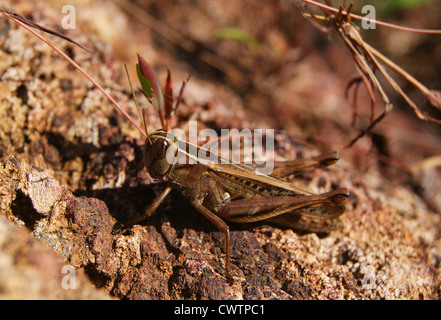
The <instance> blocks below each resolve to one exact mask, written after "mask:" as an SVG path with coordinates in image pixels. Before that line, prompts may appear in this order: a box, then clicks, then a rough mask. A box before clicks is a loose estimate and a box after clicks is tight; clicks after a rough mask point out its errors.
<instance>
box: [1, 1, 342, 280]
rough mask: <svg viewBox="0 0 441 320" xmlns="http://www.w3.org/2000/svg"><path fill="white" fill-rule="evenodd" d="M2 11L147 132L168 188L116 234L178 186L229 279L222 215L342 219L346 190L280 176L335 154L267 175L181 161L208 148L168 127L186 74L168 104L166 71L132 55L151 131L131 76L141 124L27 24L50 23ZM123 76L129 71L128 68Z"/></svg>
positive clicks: (151, 168) (314, 224)
mask: <svg viewBox="0 0 441 320" xmlns="http://www.w3.org/2000/svg"><path fill="white" fill-rule="evenodd" d="M0 12H1V13H2V14H3V15H5V16H7V17H8V18H10V19H11V20H13V21H15V22H16V23H18V24H20V25H21V26H22V27H24V28H25V29H27V30H28V31H29V32H31V33H33V34H34V35H35V36H37V37H38V38H40V39H41V40H42V41H44V42H46V43H47V44H48V45H50V46H51V47H52V48H53V49H54V50H55V51H56V52H58V53H59V54H61V55H62V56H63V57H64V58H65V59H66V60H67V61H68V62H69V63H71V64H72V65H73V66H74V67H75V68H76V69H78V70H79V71H80V72H81V73H82V74H83V75H85V76H86V78H88V79H89V80H90V81H92V83H93V84H94V85H95V86H96V87H97V88H98V89H99V90H100V91H102V92H103V94H104V95H105V96H106V97H109V99H110V101H111V102H112V103H113V104H114V105H115V107H116V108H117V109H118V110H119V111H120V112H122V113H123V114H124V116H125V117H127V118H128V119H129V121H130V122H132V123H133V124H134V125H135V126H136V128H138V130H139V131H140V133H141V134H142V135H143V136H144V137H145V139H146V140H145V144H144V151H143V156H144V165H145V167H146V169H147V171H148V173H149V174H150V176H151V177H152V178H153V179H156V180H167V181H168V184H167V187H166V188H165V189H164V191H163V192H162V193H161V194H160V195H159V197H157V198H156V200H154V201H153V203H152V204H151V205H150V206H149V208H148V209H147V210H146V212H145V213H144V214H143V215H142V216H140V217H137V218H135V219H133V220H130V221H128V222H127V223H126V224H124V225H123V226H115V228H114V232H113V233H114V234H119V233H122V232H124V230H126V229H127V228H129V227H130V226H132V225H133V224H136V223H139V222H140V221H142V220H144V219H146V218H148V217H149V216H151V214H153V212H154V211H155V210H156V209H157V208H158V206H159V205H160V204H161V203H162V202H163V201H164V199H165V198H166V197H167V196H168V195H169V193H170V191H171V190H172V189H177V190H179V191H180V192H181V193H182V194H183V195H184V196H185V197H186V198H187V199H188V200H189V201H190V202H191V204H192V205H193V206H194V208H195V209H196V210H197V211H199V212H200V213H201V214H202V215H203V216H204V217H206V218H207V219H208V220H209V221H210V222H211V223H213V224H214V225H215V226H216V227H217V228H218V229H219V230H220V231H221V232H223V233H224V235H225V253H226V258H225V269H226V275H227V278H228V279H229V280H231V279H232V277H231V273H230V229H229V226H228V224H227V223H226V222H225V221H231V222H238V223H248V222H255V221H263V220H265V221H268V222H271V223H275V224H279V225H282V226H285V227H290V228H294V229H298V230H307V231H311V232H329V231H332V230H335V229H337V228H338V227H339V226H340V220H339V216H340V215H341V214H342V213H343V212H344V211H345V200H346V199H347V198H348V196H349V194H348V191H347V189H344V188H339V189H335V190H332V191H330V192H325V193H321V194H315V193H313V192H312V191H310V190H307V189H306V188H303V187H298V186H296V185H294V184H292V183H289V182H286V181H285V180H283V179H282V178H284V177H287V176H289V175H291V174H293V173H297V172H301V171H304V170H309V169H313V168H323V167H327V166H329V165H332V164H334V163H335V162H336V161H337V160H338V155H337V153H335V152H333V153H329V154H324V155H321V156H318V157H315V158H311V159H307V160H293V161H285V162H275V164H274V171H273V172H272V173H271V174H268V175H267V174H262V173H260V172H258V171H256V169H255V168H254V167H252V166H247V165H244V164H236V163H233V162H231V161H230V160H229V159H225V158H222V157H221V156H219V155H217V154H212V155H211V156H214V157H215V158H216V160H217V161H210V160H201V159H196V160H198V161H197V162H196V164H188V163H185V164H182V163H181V162H179V161H178V159H180V157H185V158H191V157H195V155H194V154H193V153H192V152H190V150H191V149H192V148H195V149H196V150H198V152H204V153H206V154H207V153H210V152H211V151H210V150H206V149H204V148H203V147H199V146H196V145H192V144H191V143H189V142H186V141H184V140H180V139H178V138H177V137H176V136H174V135H173V134H171V133H170V132H169V131H168V130H169V126H170V119H171V117H172V116H173V114H174V113H175V111H176V109H177V108H178V106H179V103H180V101H181V97H182V94H183V90H184V88H185V85H186V83H187V80H188V79H187V80H186V81H184V82H183V84H182V86H181V90H180V92H179V97H178V99H177V101H176V104H175V105H174V106H173V98H172V97H173V91H172V88H173V85H172V81H171V76H170V73H169V74H168V77H167V80H166V86H165V90H164V93H163V91H162V89H161V86H160V85H159V81H158V77H157V75H156V73H155V71H154V70H153V68H152V67H151V66H150V65H149V64H148V63H147V62H146V61H145V60H144V59H143V58H142V57H141V56H140V55H139V54H138V61H139V63H138V64H137V72H138V78H139V80H140V82H141V86H142V89H143V93H144V95H145V96H146V97H147V98H148V99H149V101H150V102H151V103H152V104H153V106H154V107H155V108H156V110H157V112H158V114H159V117H160V120H161V126H162V129H159V130H156V131H155V132H152V133H149V132H148V130H147V124H146V112H145V111H146V109H145V108H140V107H139V105H138V103H137V102H136V96H135V94H134V90H133V87H132V84H131V82H130V78H129V83H130V87H131V89H132V94H133V96H134V98H135V103H136V105H137V109H138V112H139V116H140V118H141V122H142V126H139V125H137V124H136V121H134V120H133V119H131V117H130V116H129V115H128V114H127V113H126V112H125V111H124V109H123V108H122V107H121V106H120V105H119V104H118V103H117V102H116V101H115V100H114V99H112V98H111V97H110V96H109V95H108V94H107V93H106V91H105V90H104V89H103V88H102V87H101V86H100V85H99V84H97V83H96V82H95V81H94V80H93V79H92V78H91V77H90V76H89V75H88V74H87V73H86V72H85V71H84V70H83V69H82V68H81V67H80V66H79V65H78V64H77V63H76V62H75V61H73V60H72V59H71V58H70V57H68V56H67V55H66V54H64V53H63V52H62V51H61V50H59V49H58V48H56V47H55V46H54V45H52V44H51V43H50V42H49V41H48V40H47V39H46V38H45V37H43V36H42V35H40V34H39V33H37V32H35V31H34V30H33V28H37V29H39V30H42V31H45V32H47V30H48V29H46V28H41V27H40V26H38V25H36V24H34V23H32V22H29V21H28V20H27V19H25V18H23V17H21V16H19V15H17V14H15V13H14V14H13V13H11V12H8V11H4V10H0ZM51 33H52V34H55V35H57V34H56V33H53V32H51ZM71 42H72V41H71ZM126 71H127V68H126ZM127 76H128V77H129V75H128V73H127ZM198 154H199V153H198ZM210 159H211V157H210Z"/></svg>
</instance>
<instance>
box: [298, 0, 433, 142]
mask: <svg viewBox="0 0 441 320" xmlns="http://www.w3.org/2000/svg"><path fill="white" fill-rule="evenodd" d="M296 2H297V5H298V7H299V8H300V9H301V11H302V14H303V16H304V17H306V18H308V19H310V21H311V22H312V23H313V24H314V25H315V26H317V27H318V28H319V29H321V30H322V31H325V32H328V31H329V29H331V28H332V29H334V30H336V31H337V33H338V35H339V36H340V37H341V39H343V41H344V43H345V45H346V46H347V48H348V49H349V51H350V53H351V55H352V57H353V59H354V62H355V65H356V68H357V71H358V73H359V75H360V78H358V79H355V80H353V81H351V82H350V83H349V84H348V88H349V87H350V86H352V85H354V84H356V85H358V83H359V82H360V81H363V83H364V85H365V87H366V90H367V91H368V94H369V95H370V98H371V103H372V110H373V105H374V103H375V98H374V90H375V89H376V90H377V91H378V93H379V94H380V96H381V99H382V100H383V103H384V110H383V112H382V113H380V114H379V115H378V116H377V117H374V115H373V111H372V116H371V121H370V124H369V125H368V126H367V128H366V129H364V130H362V131H361V132H360V134H358V135H357V136H356V137H355V138H354V139H352V140H351V142H350V143H349V145H348V146H351V145H353V144H354V143H355V142H356V141H357V140H358V139H360V138H362V137H363V136H364V135H366V133H371V132H372V130H373V129H374V127H375V126H376V125H377V124H378V123H380V122H381V121H382V120H383V119H384V117H385V116H386V115H387V114H388V113H389V112H390V111H391V110H392V103H391V102H390V99H389V97H388V96H387V94H386V92H385V90H384V88H383V86H382V84H381V83H380V81H379V79H378V78H377V76H376V75H375V72H376V71H379V73H381V75H382V76H383V77H384V79H385V80H386V81H387V82H388V83H389V84H390V85H391V87H392V88H393V89H394V90H395V91H396V92H397V93H398V94H399V95H400V96H401V97H402V98H403V99H404V100H405V101H406V103H407V104H408V105H409V106H410V107H411V108H412V110H413V112H414V113H415V114H416V115H417V117H418V118H420V119H421V120H425V121H429V122H434V123H437V124H441V119H438V118H435V117H432V116H429V115H427V114H425V113H423V112H422V111H421V110H420V109H419V108H418V106H417V105H416V104H415V102H414V101H412V99H411V98H410V97H409V96H408V95H407V94H406V93H405V92H404V91H403V90H402V89H401V87H400V86H399V85H398V83H397V82H396V81H395V80H394V79H393V77H392V76H391V75H389V73H388V72H387V70H386V68H385V67H384V66H383V65H385V66H386V67H388V68H390V69H391V70H393V71H395V72H396V73H397V74H398V75H400V76H402V77H403V78H404V79H406V80H407V81H408V82H409V83H411V84H412V85H413V86H414V87H415V88H417V89H418V90H419V91H420V92H421V93H422V94H423V95H424V96H425V97H426V98H427V100H428V101H429V102H430V103H431V104H432V105H433V106H434V107H435V108H437V109H438V111H439V110H441V100H440V99H439V97H437V94H436V93H435V92H434V91H433V90H429V89H428V88H427V87H425V86H424V85H423V84H422V83H420V82H419V81H418V80H416V79H415V78H414V77H413V76H411V75H410V74H409V73H407V72H406V71H404V70H403V69H402V68H400V67H399V66H397V65H396V64H395V63H394V62H393V61H391V60H390V59H388V58H387V57H386V56H384V55H383V54H381V53H380V52H379V51H377V50H376V49H375V48H373V47H372V46H370V45H369V44H368V43H366V42H365V41H364V40H363V38H362V36H361V34H360V31H359V28H358V27H357V26H356V25H355V24H354V23H353V22H352V21H351V18H357V19H362V17H360V16H357V15H354V14H351V13H350V11H351V9H352V4H350V5H349V6H348V7H347V8H346V6H345V3H343V4H342V5H341V6H340V8H339V9H336V8H334V7H332V3H331V1H330V0H326V1H325V2H326V4H323V3H320V2H319V1H314V0H298V1H296ZM306 4H310V5H314V6H317V7H319V8H320V9H321V10H322V11H323V12H324V14H325V15H323V16H322V15H317V14H313V13H311V12H309V11H308V10H307V7H305V6H306ZM370 22H373V23H376V24H378V25H384V26H388V27H394V28H397V29H401V30H404V31H411V32H418V33H432V34H441V31H440V30H425V29H412V28H405V27H398V26H395V25H391V24H388V23H384V22H381V21H370Z"/></svg>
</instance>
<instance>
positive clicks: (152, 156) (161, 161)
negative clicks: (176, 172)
mask: <svg viewBox="0 0 441 320" xmlns="http://www.w3.org/2000/svg"><path fill="white" fill-rule="evenodd" d="M176 141H177V139H176V137H175V136H174V135H173V134H171V133H169V132H166V131H164V130H162V129H160V130H157V131H155V132H153V133H151V134H150V135H149V136H148V138H147V139H146V141H145V144H144V165H145V167H146V169H147V171H148V172H149V174H150V176H151V177H152V178H153V179H160V180H162V179H163V178H164V177H165V176H166V175H167V174H168V173H169V172H170V170H171V168H172V167H173V165H174V164H175V162H176V159H177V155H178V146H177V144H176Z"/></svg>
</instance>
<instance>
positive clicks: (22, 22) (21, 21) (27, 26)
mask: <svg viewBox="0 0 441 320" xmlns="http://www.w3.org/2000/svg"><path fill="white" fill-rule="evenodd" d="M0 13H1V14H3V15H4V16H6V17H7V18H9V19H11V20H12V21H14V22H16V23H17V24H19V25H20V26H22V27H23V28H25V29H26V30H27V31H29V32H30V33H32V34H33V35H34V36H36V37H37V38H38V39H40V40H41V41H43V42H44V43H46V44H47V45H48V46H49V47H51V48H52V49H54V50H55V51H56V52H57V53H58V54H59V55H61V56H62V57H63V58H64V59H66V60H67V61H68V62H69V63H70V64H71V65H72V66H73V67H74V68H75V69H77V70H78V71H79V72H80V73H81V74H82V75H84V76H85V77H86V78H87V79H88V80H89V81H90V82H92V84H93V85H94V86H95V88H97V89H98V90H100V91H101V92H102V93H103V94H104V96H105V97H106V98H107V99H109V101H110V102H111V103H112V104H113V105H114V106H115V108H116V109H118V111H120V112H121V113H122V114H123V115H124V117H126V119H127V120H129V121H130V123H131V124H133V125H134V126H135V128H136V129H138V131H139V132H140V133H141V134H142V135H143V136H144V137H145V138H147V137H148V135H147V133H146V132H144V130H143V129H141V127H140V126H139V125H138V124H137V123H136V121H135V120H133V118H132V117H131V116H130V115H129V114H128V113H127V112H126V111H125V110H124V109H123V108H122V107H121V106H120V105H119V104H118V102H116V100H115V99H113V98H112V96H111V95H110V94H108V93H107V91H106V90H104V88H103V87H102V86H101V85H100V84H99V83H98V82H96V81H95V80H94V79H93V78H92V77H91V76H90V75H89V74H88V73H87V72H86V71H85V70H84V69H83V68H81V67H80V65H79V64H78V63H76V62H75V61H74V60H72V59H71V58H70V57H69V56H68V55H67V54H65V53H64V52H63V51H61V50H60V49H58V48H57V47H56V46H55V45H53V44H52V43H51V42H50V41H49V40H48V39H46V38H45V37H44V36H42V35H41V34H39V33H38V32H36V31H34V30H33V29H32V28H36V29H39V30H41V31H44V32H48V33H50V34H52V35H55V36H61V38H63V39H65V38H67V37H65V36H63V35H58V33H56V32H54V31H51V30H49V29H48V30H49V31H47V30H46V28H43V27H41V26H38V25H37V24H35V23H33V22H31V21H29V20H27V19H26V18H23V17H22V16H20V15H18V14H16V13H12V12H9V11H5V10H2V9H0ZM37 26H38V27H37ZM66 40H68V41H70V42H72V43H75V42H74V41H72V40H70V39H66ZM80 47H81V46H80Z"/></svg>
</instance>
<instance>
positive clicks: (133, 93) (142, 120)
mask: <svg viewBox="0 0 441 320" xmlns="http://www.w3.org/2000/svg"><path fill="white" fill-rule="evenodd" d="M124 68H125V70H126V75H127V80H128V81H129V85H130V90H131V91H132V96H133V99H134V100H135V105H136V110H138V114H139V118H140V119H141V124H142V126H143V127H144V131H145V135H146V139H147V140H148V141H149V142H150V143H151V141H150V136H149V131H148V129H147V123H146V121H145V109H142V111H141V108H140V107H139V104H138V100H137V99H136V94H135V91H134V90H133V86H132V81H131V80H130V75H129V70H127V65H125V64H124Z"/></svg>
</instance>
